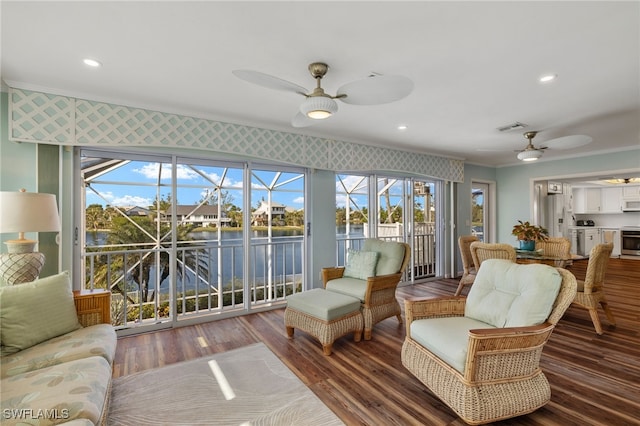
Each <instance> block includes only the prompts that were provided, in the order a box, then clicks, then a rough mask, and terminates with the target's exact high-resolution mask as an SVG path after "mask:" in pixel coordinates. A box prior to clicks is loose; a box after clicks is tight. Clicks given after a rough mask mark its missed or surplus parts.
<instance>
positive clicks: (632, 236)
mask: <svg viewBox="0 0 640 426" xmlns="http://www.w3.org/2000/svg"><path fill="white" fill-rule="evenodd" d="M620 235H621V239H622V250H621V253H622V254H626V255H631V256H640V226H627V227H624V228H622V230H621V233H620Z"/></svg>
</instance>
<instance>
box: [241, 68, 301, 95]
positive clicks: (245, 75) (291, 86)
mask: <svg viewBox="0 0 640 426" xmlns="http://www.w3.org/2000/svg"><path fill="white" fill-rule="evenodd" d="M232 73H233V75H235V76H236V77H238V78H239V79H241V80H244V81H248V82H249V83H253V84H257V85H258V86H262V87H266V88H268V89H274V90H283V91H285V92H294V93H299V94H301V95H303V96H306V93H307V89H305V88H304V87H302V86H298V85H297V84H295V83H291V82H289V81H287V80H283V79H281V78H278V77H274V76H272V75H269V74H265V73H262V72H258V71H252V70H233V71H232Z"/></svg>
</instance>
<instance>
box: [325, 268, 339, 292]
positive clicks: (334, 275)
mask: <svg viewBox="0 0 640 426" xmlns="http://www.w3.org/2000/svg"><path fill="white" fill-rule="evenodd" d="M342 274H344V266H341V267H335V268H322V286H323V287H326V286H327V283H328V282H329V281H331V280H335V279H338V278H342Z"/></svg>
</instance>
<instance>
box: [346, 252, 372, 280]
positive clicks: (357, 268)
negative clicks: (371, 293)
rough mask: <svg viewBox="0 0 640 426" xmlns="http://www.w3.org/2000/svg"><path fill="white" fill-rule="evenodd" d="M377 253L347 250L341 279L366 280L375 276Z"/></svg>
mask: <svg viewBox="0 0 640 426" xmlns="http://www.w3.org/2000/svg"><path fill="white" fill-rule="evenodd" d="M377 263H378V253H376V252H375V251H357V250H352V249H349V250H347V265H346V266H345V268H344V273H343V274H342V276H343V277H351V278H357V279H359V280H366V279H367V278H369V277H374V276H375V275H376V264H377Z"/></svg>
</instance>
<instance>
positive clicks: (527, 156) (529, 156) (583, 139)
mask: <svg viewBox="0 0 640 426" xmlns="http://www.w3.org/2000/svg"><path fill="white" fill-rule="evenodd" d="M537 134H538V132H533V131H532V132H524V137H525V138H527V140H528V141H529V142H528V144H527V146H526V147H525V148H524V149H521V150H516V151H515V152H517V153H518V160H521V161H535V160H537V159H538V158H540V157H542V154H543V153H544V150H545V149H549V148H551V149H572V148H577V147H579V146H583V145H587V144H589V143H591V141H592V140H593V138H592V137H591V136H586V135H570V136H563V137H560V138H555V139H551V140H548V141H547V142H546V144H547V146H539V147H535V146H534V145H533V138H535V137H536V135H537Z"/></svg>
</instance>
